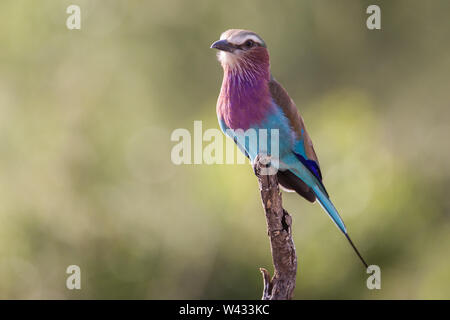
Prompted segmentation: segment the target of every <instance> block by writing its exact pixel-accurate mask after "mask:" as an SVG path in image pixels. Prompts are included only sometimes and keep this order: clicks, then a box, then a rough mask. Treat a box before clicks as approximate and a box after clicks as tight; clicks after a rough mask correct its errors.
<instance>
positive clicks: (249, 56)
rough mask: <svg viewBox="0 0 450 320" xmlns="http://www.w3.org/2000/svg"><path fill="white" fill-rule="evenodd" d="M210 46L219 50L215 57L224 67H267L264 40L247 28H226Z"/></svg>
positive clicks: (267, 57)
mask: <svg viewBox="0 0 450 320" xmlns="http://www.w3.org/2000/svg"><path fill="white" fill-rule="evenodd" d="M211 48H213V49H217V50H219V53H218V54H217V57H218V59H219V61H220V63H221V64H222V66H223V67H224V69H225V68H230V69H235V68H236V67H237V68H238V69H245V68H255V67H267V68H268V67H269V53H268V51H267V47H266V44H265V42H264V40H263V39H261V37H260V36H258V35H257V34H256V33H254V32H252V31H249V30H241V29H230V30H227V31H225V32H224V33H222V35H221V36H220V40H217V41H216V42H214V43H213V44H212V45H211Z"/></svg>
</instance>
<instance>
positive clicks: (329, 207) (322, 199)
mask: <svg viewBox="0 0 450 320" xmlns="http://www.w3.org/2000/svg"><path fill="white" fill-rule="evenodd" d="M312 189H313V190H314V193H315V194H316V197H317V200H318V202H319V203H320V205H321V206H322V208H323V209H324V210H325V211H326V212H327V214H328V215H329V216H330V218H331V220H333V222H334V223H335V224H336V226H337V227H338V228H339V229H340V230H341V231H342V232H343V233H344V234H347V228H346V227H345V224H344V221H342V218H341V217H340V216H339V213H338V212H337V210H336V208H335V207H334V205H333V203H332V202H331V201H330V199H329V198H328V197H327V195H326V194H325V193H324V192H323V191H322V190H321V189H320V188H319V187H318V186H314V187H313V188H312Z"/></svg>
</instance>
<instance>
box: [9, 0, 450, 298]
mask: <svg viewBox="0 0 450 320" xmlns="http://www.w3.org/2000/svg"><path fill="white" fill-rule="evenodd" d="M70 4H77V5H79V6H80V7H81V18H82V22H81V30H73V31H71V30H68V29H67V28H66V25H65V23H66V19H67V17H68V14H66V8H67V6H69V5H70ZM370 4H378V5H380V7H381V11H382V12H381V19H382V30H381V31H370V30H368V29H367V28H366V18H367V17H368V15H367V14H366V13H365V11H366V8H367V6H368V5H370ZM449 12H450V2H449V1H446V0H442V1H438V0H433V1H419V0H415V1H409V0H408V1H406V0H402V1H401V0H397V1H375V0H374V1H355V0H353V1H350V0H346V1H339V2H338V1H334V0H320V1H313V0H308V1H306V0H305V1H280V2H278V1H234V0H227V1H210V0H204V1H182V0H177V1H174V0H169V1H125V0H123V1H119V0H114V1H113V0H110V1H100V0H71V1H54V0H41V1H32V0H27V1H25V0H2V1H1V3H0V44H1V48H0V298H2V299H6V298H11V299H19V298H20V299H32V298H42V299H50V298H56V299H65V298H69V299H72V298H77V299H87V298H101V299H110V298H125V299H131V298H135V299H221V298H227V299H259V298H260V296H261V293H262V279H261V275H260V273H259V270H258V268H259V267H267V268H268V269H269V270H270V271H272V265H271V256H270V250H269V241H268V238H267V234H266V226H265V218H264V215H263V210H262V206H261V201H260V198H259V191H258V186H257V181H256V179H255V177H254V175H253V171H252V169H251V167H250V166H249V165H205V164H203V165H180V166H176V165H174V164H173V163H172V162H171V159H170V152H171V149H172V147H173V146H174V145H175V144H176V143H175V142H172V141H170V135H171V133H172V131H173V130H174V129H176V128H187V129H189V130H190V131H192V130H193V121H194V120H202V121H203V128H204V130H205V129H207V128H218V124H217V119H216V113H215V104H216V99H217V95H218V93H219V89H220V85H221V81H222V70H221V67H220V65H219V63H218V62H217V60H216V56H215V54H216V53H215V52H214V51H213V50H211V49H209V46H210V44H211V43H212V42H213V41H214V40H217V39H218V38H219V36H220V33H221V32H223V31H224V30H226V29H229V28H245V29H251V30H253V31H255V32H257V33H258V34H260V35H261V36H262V37H263V38H264V40H265V41H266V43H267V44H268V47H269V50H270V53H271V65H272V71H273V74H274V76H275V77H276V78H277V79H278V81H279V82H281V83H282V84H283V86H284V87H285V88H286V89H287V90H288V92H289V93H290V95H291V97H292V98H293V99H294V100H295V101H296V104H297V106H298V108H299V110H300V111H301V113H302V114H303V117H304V119H305V121H306V123H307V127H308V129H309V132H310V134H311V136H312V139H313V141H314V143H315V147H316V151H317V153H318V156H319V159H320V163H321V167H322V171H323V174H324V182H325V184H326V186H327V188H328V191H329V192H330V194H331V195H332V199H333V201H334V202H335V205H336V206H337V207H338V208H339V210H340V212H341V214H342V216H343V218H344V220H345V222H346V224H347V227H348V228H349V231H350V234H351V235H352V238H353V240H354V241H355V242H356V243H357V245H358V247H359V249H360V251H361V252H362V253H363V255H364V256H365V257H366V259H367V260H368V261H369V263H371V264H377V265H379V266H380V267H381V272H382V273H381V285H382V289H381V290H372V291H370V290H368V289H367V287H366V279H367V277H368V275H367V274H366V273H365V270H364V269H363V268H362V266H361V263H360V262H359V261H358V259H357V257H356V255H354V253H353V252H352V249H351V248H350V246H349V245H348V243H347V242H346V240H345V238H344V237H343V236H342V234H341V233H340V232H339V231H338V229H337V228H336V227H335V226H334V225H333V224H332V223H331V222H330V220H329V218H328V217H327V216H326V215H325V214H324V213H323V212H322V209H321V208H320V207H319V206H318V205H317V204H315V205H312V204H310V203H307V202H306V201H305V200H303V199H301V198H300V197H299V196H297V195H296V194H284V198H283V199H284V206H285V208H286V209H287V210H288V211H289V212H290V213H291V215H292V216H293V234H294V240H295V244H296V248H297V254H298V257H299V273H298V278H297V287H296V290H295V298H297V299H315V298H319V299H324V298H328V299H331V298H336V299H388V298H393V299H416V298H423V299H430V298H438V299H441V298H450V215H449V214H450V200H449V197H448V189H449V187H450V166H449V162H450V149H449V143H448V138H449V137H450V124H449V120H450V119H449V118H450V105H449V101H450V90H449V89H450V87H449V73H450V54H449V50H450V41H449V31H450V19H449V18H448V17H449ZM71 264H76V265H79V266H80V267H81V275H82V282H81V285H82V289H81V290H72V291H70V290H68V289H66V286H65V283H66V278H67V276H68V275H67V274H66V273H65V271H66V268H67V266H69V265H71Z"/></svg>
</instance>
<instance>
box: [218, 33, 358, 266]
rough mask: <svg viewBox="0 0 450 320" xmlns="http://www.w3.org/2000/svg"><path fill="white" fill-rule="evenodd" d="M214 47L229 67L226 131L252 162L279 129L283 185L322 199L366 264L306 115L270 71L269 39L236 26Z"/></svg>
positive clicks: (221, 112)
mask: <svg viewBox="0 0 450 320" xmlns="http://www.w3.org/2000/svg"><path fill="white" fill-rule="evenodd" d="M211 48H214V49H218V50H219V53H218V58H219V61H220V63H221V64H222V67H223V70H224V77H223V82H222V88H221V90H220V95H219V99H218V101H217V117H218V120H219V124H220V127H221V129H222V131H223V132H224V133H225V134H226V135H228V136H229V137H230V138H232V139H233V140H234V141H235V142H236V144H237V145H238V147H239V148H240V149H241V150H242V152H244V153H245V155H246V156H247V157H249V159H250V160H251V161H252V163H253V161H254V160H255V158H256V156H257V155H258V154H259V153H268V154H270V153H271V150H273V148H274V145H272V146H271V145H270V143H269V144H268V143H267V142H268V141H273V140H272V139H271V138H272V137H271V132H276V133H277V138H278V139H277V140H278V141H277V149H278V150H277V160H276V161H274V160H273V159H272V160H271V161H273V162H274V163H275V164H276V167H277V169H278V171H277V177H278V182H279V184H280V186H281V187H282V188H283V189H285V190H287V191H295V192H297V193H298V194H299V195H301V196H303V197H304V198H305V199H307V200H308V201H310V202H314V201H315V200H317V201H318V202H319V203H320V204H321V206H322V207H323V209H324V210H325V211H326V213H327V214H328V215H329V216H330V218H331V219H332V220H333V221H334V223H335V224H336V225H337V227H338V228H339V229H340V230H341V231H342V232H343V233H344V235H345V236H346V238H347V239H348V241H349V242H350V244H351V246H352V247H353V249H354V250H355V252H356V254H357V255H358V257H359V258H360V259H361V261H362V262H363V263H364V265H365V266H366V268H367V263H366V262H365V261H364V259H363V258H362V256H361V255H360V254H359V252H358V250H357V249H356V247H355V246H354V244H353V242H352V241H351V239H350V237H349V236H348V233H347V229H346V227H345V225H344V222H343V221H342V219H341V217H340V216H339V213H338V211H337V210H336V208H335V207H334V205H333V203H332V202H331V200H330V197H329V195H328V193H327V191H326V189H325V186H324V185H323V183H322V173H321V171H320V166H319V161H318V159H317V155H316V153H315V151H314V147H313V144H312V141H311V138H310V136H309V134H308V132H307V131H306V128H305V124H304V122H303V118H302V117H301V116H300V114H299V113H298V110H297V107H296V106H295V104H294V101H292V99H291V98H290V97H289V95H288V93H287V92H286V90H285V89H284V88H283V87H282V86H281V85H280V84H279V83H278V82H277V81H276V80H275V79H274V78H273V76H272V74H271V71H270V61H269V52H268V50H267V47H266V44H265V43H264V41H263V40H262V39H261V37H259V36H258V35H257V34H256V33H254V32H252V31H248V30H239V29H231V30H227V31H225V32H224V33H222V35H221V37H220V40H218V41H216V42H214V43H213V44H212V45H211ZM249 129H253V130H252V132H254V133H255V134H256V140H255V139H253V140H252V139H249V136H248V135H246V134H245V133H246V132H248V131H249ZM261 129H265V130H263V131H261ZM274 129H275V131H273V130H274ZM260 132H265V137H264V141H265V142H266V143H265V144H263V143H261V139H262V137H261V136H260ZM263 146H265V147H263ZM263 148H264V150H263Z"/></svg>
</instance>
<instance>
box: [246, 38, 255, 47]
mask: <svg viewBox="0 0 450 320" xmlns="http://www.w3.org/2000/svg"><path fill="white" fill-rule="evenodd" d="M254 44H255V42H254V41H253V40H247V41H246V42H245V46H246V47H249V48H251V47H253V45H254Z"/></svg>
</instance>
